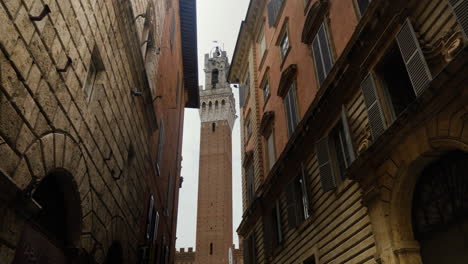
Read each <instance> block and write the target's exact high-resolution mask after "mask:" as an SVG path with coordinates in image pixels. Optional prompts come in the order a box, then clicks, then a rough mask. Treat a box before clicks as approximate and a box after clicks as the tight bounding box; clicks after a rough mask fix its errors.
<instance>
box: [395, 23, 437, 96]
mask: <svg viewBox="0 0 468 264" xmlns="http://www.w3.org/2000/svg"><path fill="white" fill-rule="evenodd" d="M397 42H398V46H399V47H400V51H401V55H402V57H403V61H404V62H405V65H406V69H407V71H408V75H409V77H410V80H411V83H412V85H413V89H414V92H415V94H416V96H420V95H421V94H422V93H423V92H424V90H425V89H426V87H427V85H428V84H429V82H430V81H431V80H432V75H431V72H430V71H429V67H428V66H427V63H426V59H425V58H424V54H423V52H422V50H421V47H420V45H419V41H418V38H417V36H416V33H415V31H414V28H413V25H412V24H411V22H410V20H409V19H406V22H405V23H404V24H403V26H402V28H401V30H400V32H399V33H398V35H397Z"/></svg>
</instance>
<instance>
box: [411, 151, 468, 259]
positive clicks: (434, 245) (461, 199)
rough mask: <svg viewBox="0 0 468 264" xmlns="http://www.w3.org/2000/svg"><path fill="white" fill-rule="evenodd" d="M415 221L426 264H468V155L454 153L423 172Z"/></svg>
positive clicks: (416, 194)
mask: <svg viewBox="0 0 468 264" xmlns="http://www.w3.org/2000/svg"><path fill="white" fill-rule="evenodd" d="M412 219H413V221H412V222H413V231H414V236H415V239H416V240H417V241H418V242H419V244H420V247H421V250H420V252H421V258H422V260H423V263H424V264H440V263H451V264H466V263H468V153H464V152H461V151H456V152H451V153H449V154H447V155H445V156H443V157H441V158H440V159H438V160H437V161H435V162H433V163H431V164H430V165H429V166H427V167H426V168H425V169H424V170H423V171H422V173H421V174H420V177H419V178H418V182H417V184H416V187H415V189H414V194H413V206H412Z"/></svg>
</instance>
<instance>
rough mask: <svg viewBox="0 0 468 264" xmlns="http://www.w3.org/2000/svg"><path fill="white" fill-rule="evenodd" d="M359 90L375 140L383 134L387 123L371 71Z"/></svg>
mask: <svg viewBox="0 0 468 264" xmlns="http://www.w3.org/2000/svg"><path fill="white" fill-rule="evenodd" d="M361 90H362V94H363V96H364V102H365V104H366V107H367V114H368V118H369V126H370V129H371V134H372V138H373V139H374V141H375V140H376V139H377V138H379V137H380V136H381V135H382V134H383V132H384V131H385V129H386V128H387V125H386V123H385V119H384V115H383V111H382V106H381V102H380V97H379V94H378V92H377V86H376V85H375V79H374V75H373V74H372V73H369V74H368V75H367V77H366V78H365V79H364V81H362V83H361Z"/></svg>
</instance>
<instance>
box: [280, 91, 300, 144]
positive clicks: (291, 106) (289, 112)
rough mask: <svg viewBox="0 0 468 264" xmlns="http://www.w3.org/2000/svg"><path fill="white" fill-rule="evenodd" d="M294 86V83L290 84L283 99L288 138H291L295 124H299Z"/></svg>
mask: <svg viewBox="0 0 468 264" xmlns="http://www.w3.org/2000/svg"><path fill="white" fill-rule="evenodd" d="M296 102H297V101H296V85H295V83H294V82H292V83H291V88H289V91H288V93H287V94H286V97H285V98H284V107H285V112H286V121H287V125H288V127H287V128H288V136H289V137H290V136H292V134H293V133H294V130H295V129H296V126H297V124H298V123H299V117H298V111H297V103H296Z"/></svg>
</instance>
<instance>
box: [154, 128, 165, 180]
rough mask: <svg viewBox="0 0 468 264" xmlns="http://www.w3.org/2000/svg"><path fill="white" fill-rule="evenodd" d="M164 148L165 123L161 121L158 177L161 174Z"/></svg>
mask: <svg viewBox="0 0 468 264" xmlns="http://www.w3.org/2000/svg"><path fill="white" fill-rule="evenodd" d="M163 148H164V121H163V120H161V122H160V125H159V139H158V157H157V160H156V163H157V164H156V165H157V168H158V175H159V174H160V171H159V166H160V165H161V160H162V155H163Z"/></svg>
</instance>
